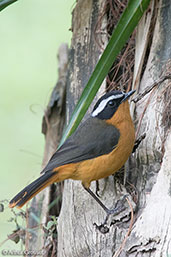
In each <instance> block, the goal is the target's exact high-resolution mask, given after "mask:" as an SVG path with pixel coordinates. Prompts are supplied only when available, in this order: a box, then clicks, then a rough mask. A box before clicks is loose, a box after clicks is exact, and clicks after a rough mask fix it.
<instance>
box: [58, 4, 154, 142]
mask: <svg viewBox="0 0 171 257" xmlns="http://www.w3.org/2000/svg"><path fill="white" fill-rule="evenodd" d="M149 3H150V0H142V1H141V0H130V1H129V3H128V6H127V8H126V9H125V10H124V12H123V14H122V16H121V18H120V20H119V22H118V24H117V26H116V28H115V30H114V31H113V34H112V36H111V38H110V40H109V42H108V45H107V46H106V48H105V50H104V52H103V54H102V56H101V58H100V59H99V61H98V63H97V65H96V67H95V69H94V71H93V73H92V75H91V77H90V79H89V81H88V83H87V85H86V86H85V88H84V90H83V92H82V95H81V97H80V99H79V101H78V103H77V105H76V107H75V109H74V112H73V114H72V116H71V119H70V122H69V124H68V126H67V128H66V129H65V131H64V134H63V136H62V139H61V142H60V145H59V147H60V146H61V145H62V144H63V143H64V141H65V140H66V139H67V138H68V137H69V136H70V135H71V134H72V133H73V132H74V131H75V129H76V128H77V127H78V125H79V123H80V121H81V120H82V118H83V117H84V115H85V113H86V111H87V109H88V107H89V106H90V104H91V102H92V101H93V99H94V97H95V95H96V93H97V91H98V89H99V88H100V86H101V84H102V82H103V80H104V79H105V77H106V76H107V74H108V72H109V70H110V68H111V66H112V64H113V62H114V61H115V59H116V57H117V55H118V54H119V52H120V51H121V49H122V48H123V46H124V45H125V43H126V42H127V41H128V39H129V37H130V35H131V34H132V32H133V31H134V29H135V27H136V26H137V24H138V22H139V20H140V19H141V17H142V15H143V13H144V12H145V10H146V9H147V7H148V5H149Z"/></svg>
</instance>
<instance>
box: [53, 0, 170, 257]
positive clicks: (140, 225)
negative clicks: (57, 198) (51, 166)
mask: <svg viewBox="0 0 171 257" xmlns="http://www.w3.org/2000/svg"><path fill="white" fill-rule="evenodd" d="M98 4H99V2H97V1H86V3H85V1H78V3H77V6H76V8H75V9H74V12H73V24H74V25H73V40H72V46H71V53H70V58H71V59H70V63H71V65H70V66H69V79H68V85H69V86H68V88H67V99H68V103H69V115H68V117H69V116H70V114H71V113H72V110H73V107H74V103H75V102H76V101H77V99H78V97H79V96H80V93H81V92H82V88H83V87H84V85H85V83H86V82H87V80H88V77H89V75H90V73H91V70H92V68H93V66H94V63H95V62H96V61H97V59H98V57H99V55H100V53H99V49H98V48H97V51H96V50H95V49H96V48H95V46H96V44H95V42H94V41H93V40H92V38H93V36H92V35H93V31H92V28H93V26H94V25H93V24H94V22H93V21H92V16H93V17H94V19H95V17H96V15H97V10H98V9H99V8H97V6H99V5H98ZM85 5H86V6H85ZM95 6H96V9H95ZM82 8H83V10H84V12H82ZM170 8H171V4H170V3H168V1H166V0H163V1H162V0H161V1H160V2H159V3H158V2H157V1H152V3H151V9H149V10H148V12H147V13H146V15H145V16H144V18H143V19H142V21H141V23H140V25H139V28H138V31H137V37H138V35H139V38H141V40H138V38H137V43H136V48H137V54H136V57H137V59H136V60H135V67H136V68H137V69H135V77H134V88H136V89H137V93H139V92H141V91H143V90H145V88H146V87H147V86H149V85H150V84H152V83H153V82H154V81H156V80H158V79H159V78H160V77H161V76H164V75H165V72H166V71H168V72H169V70H170V65H169V63H170V56H171V53H170V50H171V48H170V44H169V42H170V40H171V34H170V32H171V30H170V25H169V24H171V23H170V17H171V16H170V17H169V13H170V14H171V10H170ZM94 10H96V15H95V13H94ZM82 13H85V16H83V15H82ZM86 28H88V29H86ZM77 32H78V33H77ZM142 38H143V39H145V42H144V41H143V40H142ZM92 49H93V51H92ZM140 53H142V54H141V55H140ZM169 92H170V89H169V85H168V81H165V82H163V83H162V84H160V86H158V87H155V89H154V90H153V91H152V92H150V93H149V94H148V95H147V96H146V97H144V98H143V100H142V101H140V102H138V103H137V104H136V106H135V111H136V112H135V114H134V118H135V125H136V128H137V136H138V135H142V134H143V133H144V132H146V138H145V139H144V141H143V142H142V143H141V145H140V147H139V149H138V150H137V151H136V153H135V154H133V156H132V158H131V160H130V161H129V163H128V164H127V165H126V170H127V173H126V181H128V182H129V183H130V184H131V185H133V187H135V188H136V194H137V195H138V197H137V199H136V208H134V210H135V213H134V226H133V228H132V232H131V234H130V235H129V237H128V235H127V232H128V229H130V227H129V225H130V209H129V208H127V209H126V210H125V212H123V213H122V214H120V215H118V216H117V217H114V218H113V219H112V221H111V220H110V222H109V224H111V227H110V231H109V233H107V234H102V233H100V232H99V231H98V230H97V229H96V228H95V226H93V223H97V224H100V223H101V222H102V221H103V220H104V217H105V213H104V212H103V210H101V208H100V207H99V206H98V205H97V204H96V203H95V202H94V200H93V199H91V197H90V196H89V195H87V192H85V191H84V189H83V188H82V187H81V185H80V182H74V181H66V182H65V186H64V194H63V202H62V210H61V213H60V217H59V223H58V255H59V257H64V256H65V257H66V256H67V257H70V256H72V257H76V256H82V257H84V256H85V257H87V256H93V257H96V256H103V257H105V256H106V257H109V256H111V257H112V256H119V255H120V256H167V255H168V254H171V246H170V241H171V238H170V235H171V231H170V230H171V224H170V220H171V219H170V218H171V215H170V213H171V212H170V210H171V199H170V181H171V174H170V170H171V167H170V161H169V158H170V151H171V150H170V144H169V140H170V138H171V136H170V134H169V133H170V132H169V127H168V121H167V122H166V121H165V123H164V122H163V118H162V117H163V113H164V112H166V110H165V107H166V105H165V101H166V96H167V94H169ZM149 96H150V98H149ZM167 99H168V98H167ZM168 101H170V100H168ZM170 108H171V106H170V105H169V104H167V112H168V113H169V110H170ZM133 110H134V108H132V111H133ZM143 113H144V115H143ZM166 117H167V118H166V119H168V116H167V115H166ZM140 122H141V123H140ZM163 149H164V153H163ZM92 189H93V190H95V188H94V185H92ZM126 193H128V192H127V190H126V187H125V186H123V185H122V184H120V183H119V182H118V181H117V179H116V177H113V176H111V177H109V178H108V179H107V180H101V181H100V194H101V200H102V201H103V202H104V203H105V205H106V206H109V207H112V206H113V205H114V203H116V200H117V199H120V198H121V197H122V195H124V194H126ZM134 198H136V197H135V196H134ZM133 207H134V206H133ZM126 235H127V237H126V240H125V241H124V239H125V236H126ZM122 243H123V244H122Z"/></svg>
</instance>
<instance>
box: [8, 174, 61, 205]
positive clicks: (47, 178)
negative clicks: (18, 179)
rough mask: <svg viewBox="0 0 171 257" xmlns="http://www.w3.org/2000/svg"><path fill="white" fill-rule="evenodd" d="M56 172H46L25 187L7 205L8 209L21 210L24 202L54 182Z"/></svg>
mask: <svg viewBox="0 0 171 257" xmlns="http://www.w3.org/2000/svg"><path fill="white" fill-rule="evenodd" d="M56 175H57V174H56V172H51V171H48V172H46V173H44V174H43V175H42V176H40V177H39V178H38V179H36V180H35V181H33V182H32V183H31V184H30V185H28V186H26V187H25V188H24V189H23V190H22V191H21V192H19V193H18V194H17V195H16V196H15V197H14V198H13V199H12V200H11V201H10V203H9V207H10V208H13V207H15V206H17V207H18V208H21V207H22V206H23V205H24V204H25V203H26V202H28V201H29V200H30V199H31V198H33V197H34V196H35V195H37V194H38V193H39V192H40V191H42V190H43V189H44V188H45V187H47V186H48V185H50V184H52V183H53V182H55V176H56Z"/></svg>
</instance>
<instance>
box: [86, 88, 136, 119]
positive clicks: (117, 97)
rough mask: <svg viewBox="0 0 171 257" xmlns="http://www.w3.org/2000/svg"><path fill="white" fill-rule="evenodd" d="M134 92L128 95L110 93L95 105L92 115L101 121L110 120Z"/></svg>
mask: <svg viewBox="0 0 171 257" xmlns="http://www.w3.org/2000/svg"><path fill="white" fill-rule="evenodd" d="M134 92H135V90H132V91H129V92H128V93H124V92H121V91H111V92H108V93H107V94H105V95H103V96H102V97H101V98H100V99H99V100H98V101H97V103H96V104H95V106H94V109H93V111H92V114H91V115H92V117H97V118H99V119H101V120H108V119H110V118H111V117H112V116H113V115H114V113H115V112H116V110H117V109H118V107H119V105H120V104H121V103H122V102H124V101H125V100H127V99H128V98H129V97H130V96H131V95H132V94H134Z"/></svg>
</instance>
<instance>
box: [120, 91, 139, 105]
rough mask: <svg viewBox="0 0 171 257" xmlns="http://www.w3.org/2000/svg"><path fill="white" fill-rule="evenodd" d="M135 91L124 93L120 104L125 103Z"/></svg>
mask: <svg viewBox="0 0 171 257" xmlns="http://www.w3.org/2000/svg"><path fill="white" fill-rule="evenodd" d="M135 91H136V90H131V91H129V92H128V93H125V96H124V99H123V100H122V102H124V101H126V100H127V99H128V98H129V97H130V96H131V95H133V94H134V93H135Z"/></svg>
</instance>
